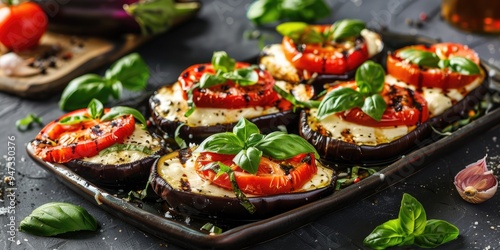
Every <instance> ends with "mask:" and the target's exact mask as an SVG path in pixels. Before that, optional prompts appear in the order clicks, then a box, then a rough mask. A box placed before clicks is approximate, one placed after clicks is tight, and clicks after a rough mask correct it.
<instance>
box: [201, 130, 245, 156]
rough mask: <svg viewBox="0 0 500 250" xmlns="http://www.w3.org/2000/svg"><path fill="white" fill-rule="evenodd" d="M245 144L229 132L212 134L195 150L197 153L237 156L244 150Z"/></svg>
mask: <svg viewBox="0 0 500 250" xmlns="http://www.w3.org/2000/svg"><path fill="white" fill-rule="evenodd" d="M244 147H245V143H244V142H243V141H241V140H240V139H239V138H238V137H237V136H236V135H235V134H233V133H231V132H226V133H218V134H213V135H211V136H209V137H207V138H206V139H205V140H204V141H203V142H202V143H201V144H200V145H199V146H198V148H197V149H196V151H197V152H204V151H208V152H213V153H220V154H234V155H235V154H237V153H239V152H240V151H241V150H242V149H244Z"/></svg>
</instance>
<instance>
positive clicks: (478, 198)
mask: <svg viewBox="0 0 500 250" xmlns="http://www.w3.org/2000/svg"><path fill="white" fill-rule="evenodd" d="M454 184H455V187H456V188H457V191H458V193H459V194H460V196H461V197H462V198H463V199H464V200H466V201H468V202H471V203H481V202H483V201H486V200H488V199H489V198H491V197H493V195H495V193H496V191H497V189H498V180H497V178H496V176H495V175H494V174H493V172H492V171H489V170H488V167H487V164H486V156H485V157H484V158H483V159H480V160H478V161H477V162H474V163H472V164H469V165H468V166H466V167H465V169H463V170H462V171H460V172H458V174H457V175H456V176H455V181H454Z"/></svg>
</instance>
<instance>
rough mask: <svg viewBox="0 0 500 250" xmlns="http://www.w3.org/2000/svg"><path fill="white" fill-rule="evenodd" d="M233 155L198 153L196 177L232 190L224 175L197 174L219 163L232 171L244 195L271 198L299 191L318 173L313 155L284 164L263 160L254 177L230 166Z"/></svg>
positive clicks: (206, 172)
mask: <svg viewBox="0 0 500 250" xmlns="http://www.w3.org/2000/svg"><path fill="white" fill-rule="evenodd" d="M233 158H234V155H223V154H217V153H208V152H204V153H201V154H200V156H198V158H197V159H196V163H195V169H196V170H197V172H198V174H199V175H200V176H201V177H202V178H205V179H207V180H209V181H211V182H212V183H213V184H215V185H217V186H220V187H222V188H225V189H228V190H232V186H231V182H230V180H229V176H228V175H227V174H222V175H220V176H217V175H216V173H215V172H214V171H212V170H200V169H201V168H203V166H205V165H206V164H209V163H211V162H222V163H224V164H226V165H228V166H231V168H232V169H233V171H234V174H235V177H236V182H237V183H238V187H239V188H240V190H241V191H242V192H243V193H246V194H255V195H273V194H282V193H290V192H294V191H299V190H300V189H301V188H302V186H304V184H306V183H307V182H308V181H309V180H310V179H311V178H312V177H313V176H314V175H315V174H316V172H317V170H318V169H317V166H316V160H315V158H314V154H299V155H297V156H295V157H292V158H290V159H287V160H283V161H278V160H271V159H268V158H266V157H262V158H261V160H260V165H259V169H258V171H257V173H256V174H255V175H254V174H250V173H248V172H245V171H243V170H242V169H241V168H240V167H238V166H237V165H235V164H234V163H233V162H232V159H233Z"/></svg>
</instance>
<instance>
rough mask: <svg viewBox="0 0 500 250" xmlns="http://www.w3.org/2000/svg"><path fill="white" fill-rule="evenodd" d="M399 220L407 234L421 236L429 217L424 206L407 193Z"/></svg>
mask: <svg viewBox="0 0 500 250" xmlns="http://www.w3.org/2000/svg"><path fill="white" fill-rule="evenodd" d="M398 218H399V220H400V221H401V228H402V229H403V232H404V233H405V234H415V235H419V234H421V233H422V232H423V231H424V229H425V225H426V223H427V216H426V213H425V210H424V207H423V206H422V204H421V203H420V202H419V201H418V200H417V199H415V198H414V197H413V196H411V195H409V194H407V193H405V194H403V200H402V201H401V207H400V209H399V216H398Z"/></svg>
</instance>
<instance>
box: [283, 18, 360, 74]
mask: <svg viewBox="0 0 500 250" xmlns="http://www.w3.org/2000/svg"><path fill="white" fill-rule="evenodd" d="M310 28H311V29H316V30H317V31H318V32H323V31H324V30H325V29H327V28H330V26H329V25H311V26H310ZM282 46H283V51H284V53H285V56H286V58H287V59H288V61H290V62H291V63H292V64H293V65H294V66H295V68H297V69H299V70H307V71H309V72H311V73H320V74H332V75H341V74H345V73H346V72H348V71H351V70H354V69H356V68H357V67H358V66H359V65H361V64H362V63H363V62H364V61H366V60H368V58H369V55H368V47H367V45H366V42H365V41H364V39H357V40H356V41H355V46H354V49H352V48H350V47H346V45H345V44H343V43H335V42H330V43H327V44H320V43H315V44H295V43H294V41H293V40H292V39H291V38H289V37H286V36H285V37H283V42H282Z"/></svg>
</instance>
